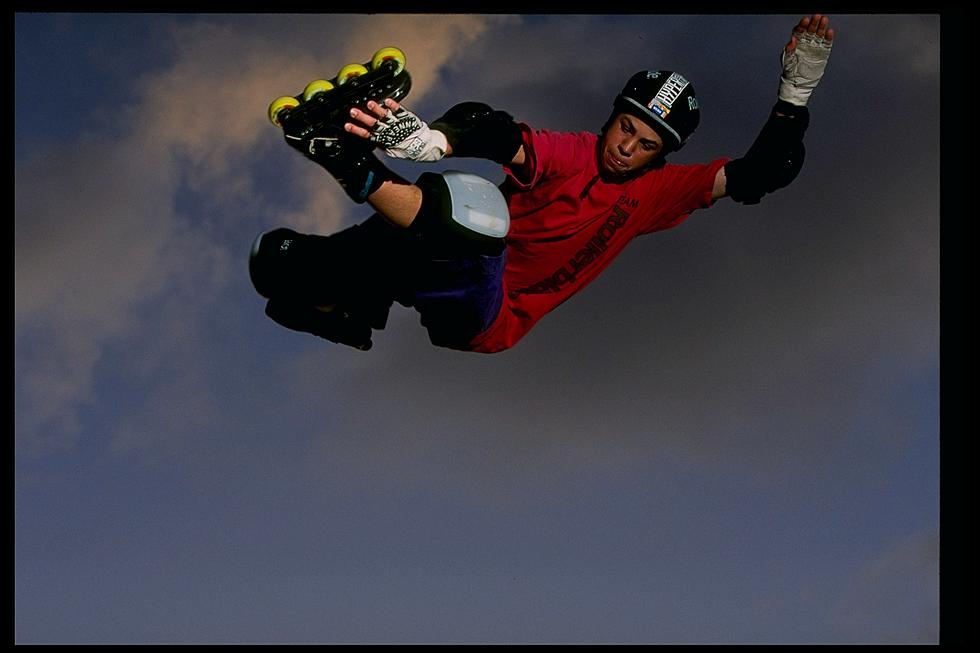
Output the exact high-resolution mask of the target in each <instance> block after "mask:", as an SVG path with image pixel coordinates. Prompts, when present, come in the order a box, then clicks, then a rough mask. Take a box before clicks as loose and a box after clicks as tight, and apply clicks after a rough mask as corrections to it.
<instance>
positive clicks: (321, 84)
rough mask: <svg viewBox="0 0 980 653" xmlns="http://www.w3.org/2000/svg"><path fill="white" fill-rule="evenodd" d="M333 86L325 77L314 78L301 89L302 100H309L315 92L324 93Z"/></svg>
mask: <svg viewBox="0 0 980 653" xmlns="http://www.w3.org/2000/svg"><path fill="white" fill-rule="evenodd" d="M332 88H333V84H331V83H330V82H328V81H327V80H325V79H314V80H313V81H312V82H310V83H309V84H307V85H306V88H304V89H303V101H304V102H309V101H310V98H312V97H313V96H314V95H316V94H317V93H325V92H326V91H329V90H330V89H332Z"/></svg>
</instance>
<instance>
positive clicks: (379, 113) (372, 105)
mask: <svg viewBox="0 0 980 653" xmlns="http://www.w3.org/2000/svg"><path fill="white" fill-rule="evenodd" d="M367 108H368V111H370V112H371V113H373V114H374V115H375V116H376V117H378V118H386V117H387V116H388V114H390V113H391V109H389V108H388V107H387V106H384V105H381V104H378V103H377V102H375V101H374V100H371V101H370V102H368V103H367Z"/></svg>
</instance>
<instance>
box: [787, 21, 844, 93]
mask: <svg viewBox="0 0 980 653" xmlns="http://www.w3.org/2000/svg"><path fill="white" fill-rule="evenodd" d="M829 25H830V18H828V17H827V16H821V15H820V14H813V15H812V16H804V17H803V18H802V19H800V22H799V23H797V24H796V27H794V28H793V32H792V34H791V35H790V39H789V42H788V43H787V44H786V47H784V48H783V51H782V66H783V74H782V77H781V78H780V80H779V99H780V100H784V101H786V102H789V103H790V104H794V105H796V106H806V103H807V101H808V100H809V99H810V94H811V93H813V89H815V88H816V87H817V84H818V83H819V82H820V79H821V78H822V77H823V73H824V70H825V69H826V67H827V61H828V60H829V59H830V49H831V47H832V46H833V41H834V30H833V29H830V27H829Z"/></svg>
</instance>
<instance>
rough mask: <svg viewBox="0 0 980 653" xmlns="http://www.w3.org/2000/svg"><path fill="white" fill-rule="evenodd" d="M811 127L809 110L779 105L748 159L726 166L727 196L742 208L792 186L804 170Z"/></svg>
mask: <svg viewBox="0 0 980 653" xmlns="http://www.w3.org/2000/svg"><path fill="white" fill-rule="evenodd" d="M777 111H779V112H781V113H785V114H788V115H782V116H780V115H776V112H777ZM809 123H810V114H809V111H808V110H807V108H806V107H796V106H793V105H790V104H788V103H786V102H783V101H780V102H778V103H777V104H776V106H775V107H774V108H773V110H772V113H771V114H770V115H769V120H768V121H767V122H766V124H765V125H764V126H763V127H762V131H761V132H760V133H759V136H758V138H756V139H755V142H754V143H753V144H752V147H750V148H749V151H748V152H746V153H745V156H743V157H742V158H740V159H735V160H734V161H729V162H728V163H727V164H725V178H726V184H725V192H726V194H727V195H728V196H730V197H731V198H732V199H733V200H735V201H736V202H740V203H742V204H758V203H759V201H760V200H761V199H762V197H763V196H764V195H765V194H766V193H772V192H773V191H776V190H779V189H780V188H785V187H786V186H789V184H790V183H791V182H792V181H793V180H794V179H796V177H797V175H799V174H800V170H801V169H802V168H803V161H804V159H805V158H806V147H805V146H804V145H803V135H804V133H805V132H806V128H807V126H808V125H809Z"/></svg>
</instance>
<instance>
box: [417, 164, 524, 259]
mask: <svg viewBox="0 0 980 653" xmlns="http://www.w3.org/2000/svg"><path fill="white" fill-rule="evenodd" d="M416 184H417V185H418V187H419V188H421V189H422V207H421V208H420V209H419V213H418V215H417V216H416V217H415V221H414V223H413V225H412V228H413V230H414V231H416V232H417V233H419V234H421V235H422V236H423V238H424V239H425V240H426V241H428V242H429V243H431V244H433V245H436V244H437V245H438V246H439V249H444V248H445V247H447V246H451V247H452V248H454V250H455V251H458V252H459V253H460V254H467V253H469V252H470V251H472V250H476V251H479V252H481V253H487V252H499V251H502V249H503V246H504V245H503V243H504V240H503V239H504V237H505V236H507V232H508V231H509V230H510V212H509V211H508V210H507V201H506V200H505V199H504V196H503V194H501V192H500V189H498V188H497V187H496V186H495V185H494V184H493V183H491V182H489V181H487V180H486V179H483V178H482V177H478V176H477V175H471V174H469V173H466V172H459V171H456V170H448V171H446V172H444V173H442V174H437V173H433V172H426V173H423V174H422V175H421V176H420V177H419V179H418V181H417V182H416Z"/></svg>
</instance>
